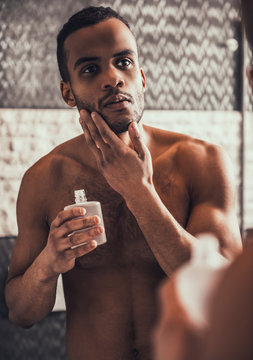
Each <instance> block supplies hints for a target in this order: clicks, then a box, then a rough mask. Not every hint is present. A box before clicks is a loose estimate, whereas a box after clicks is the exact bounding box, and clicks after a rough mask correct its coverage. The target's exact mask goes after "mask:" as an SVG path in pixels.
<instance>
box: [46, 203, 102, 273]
mask: <svg viewBox="0 0 253 360" xmlns="http://www.w3.org/2000/svg"><path fill="white" fill-rule="evenodd" d="M85 213H86V212H85V209H84V208H83V207H71V208H68V209H66V210H62V211H60V212H59V213H58V215H57V216H56V218H55V219H54V221H53V222H52V224H51V227H50V232H49V236H48V242H47V245H46V247H45V249H44V252H45V253H46V259H47V262H48V272H49V274H48V277H50V276H52V277H53V276H56V275H59V274H61V273H64V272H66V271H69V270H71V269H72V268H73V267H74V265H75V259H76V258H77V257H80V256H83V255H85V254H88V253H89V252H90V251H92V250H94V249H95V248H96V247H97V242H96V238H97V237H99V236H101V234H102V233H103V232H104V229H103V227H102V226H101V225H100V221H101V219H100V218H99V217H98V216H97V215H93V216H85ZM80 230H82V231H80ZM84 230H86V231H84ZM76 231H77V232H76Z"/></svg>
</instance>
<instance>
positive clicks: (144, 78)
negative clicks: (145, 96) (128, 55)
mask: <svg viewBox="0 0 253 360" xmlns="http://www.w3.org/2000/svg"><path fill="white" fill-rule="evenodd" d="M140 71H141V77H142V86H143V89H144V90H145V89H146V77H145V74H144V71H143V69H142V68H140Z"/></svg>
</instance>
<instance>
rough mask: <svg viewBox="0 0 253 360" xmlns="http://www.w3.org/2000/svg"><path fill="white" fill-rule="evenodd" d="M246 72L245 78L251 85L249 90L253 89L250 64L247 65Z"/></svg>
mask: <svg viewBox="0 0 253 360" xmlns="http://www.w3.org/2000/svg"><path fill="white" fill-rule="evenodd" d="M246 74H247V78H248V80H249V85H250V87H251V90H252V91H253V66H251V65H249V66H247V68H246Z"/></svg>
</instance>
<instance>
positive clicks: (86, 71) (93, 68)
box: [81, 65, 97, 74]
mask: <svg viewBox="0 0 253 360" xmlns="http://www.w3.org/2000/svg"><path fill="white" fill-rule="evenodd" d="M96 70H97V67H96V65H89V66H85V67H84V68H82V70H81V73H82V74H92V73H94V72H95V71H96Z"/></svg>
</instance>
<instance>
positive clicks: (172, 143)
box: [149, 127, 225, 165]
mask: <svg viewBox="0 0 253 360" xmlns="http://www.w3.org/2000/svg"><path fill="white" fill-rule="evenodd" d="M149 131H150V133H151V134H152V135H151V136H152V138H153V139H155V141H154V142H155V145H154V146H155V147H160V148H161V155H162V156H164V155H165V157H169V158H170V159H172V158H174V159H175V160H177V161H180V162H181V161H182V162H183V163H185V162H186V163H187V162H189V161H191V162H194V163H196V165H197V164H198V163H199V162H203V161H205V163H206V164H207V163H209V162H212V161H217V160H218V159H219V158H222V157H224V156H225V152H224V150H223V149H222V148H221V146H219V145H217V144H213V143H211V142H208V141H205V140H202V139H197V138H194V137H192V136H190V135H187V134H182V133H176V132H171V131H167V130H162V129H156V128H151V127H149Z"/></svg>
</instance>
